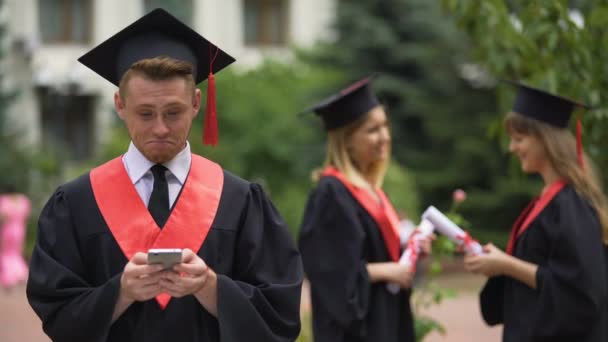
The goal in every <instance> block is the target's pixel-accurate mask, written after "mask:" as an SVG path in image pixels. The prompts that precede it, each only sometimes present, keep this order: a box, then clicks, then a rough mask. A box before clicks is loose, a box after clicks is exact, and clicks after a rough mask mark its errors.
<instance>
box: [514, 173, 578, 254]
mask: <svg viewBox="0 0 608 342" xmlns="http://www.w3.org/2000/svg"><path fill="white" fill-rule="evenodd" d="M565 186H566V182H565V181H564V180H561V179H560V180H557V181H555V182H553V184H551V185H550V186H549V188H548V189H547V191H545V193H544V194H542V195H541V196H540V198H538V197H537V198H535V199H534V200H532V202H530V204H528V206H527V207H526V209H524V211H522V213H521V214H520V215H519V217H518V218H517V220H516V221H515V224H513V228H511V236H510V237H509V243H508V244H507V254H510V255H513V252H514V250H515V242H516V241H517V239H518V238H519V237H520V236H521V234H523V233H524V232H525V231H526V229H528V227H529V226H530V224H531V223H532V221H534V219H536V218H537V217H538V215H539V214H540V213H541V212H542V211H543V209H545V207H546V206H547V205H548V204H549V202H551V200H553V198H554V197H555V196H556V195H557V194H558V193H559V192H560V191H561V190H562V189H563V188H564V187H565Z"/></svg>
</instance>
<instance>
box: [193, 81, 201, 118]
mask: <svg viewBox="0 0 608 342" xmlns="http://www.w3.org/2000/svg"><path fill="white" fill-rule="evenodd" d="M201 103H202V95H201V90H200V89H198V88H196V89H195V90H194V96H193V97H192V107H193V108H192V109H193V111H194V116H196V115H198V111H199V110H201Z"/></svg>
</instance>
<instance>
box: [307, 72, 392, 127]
mask: <svg viewBox="0 0 608 342" xmlns="http://www.w3.org/2000/svg"><path fill="white" fill-rule="evenodd" d="M375 77H376V74H373V75H370V76H368V77H365V78H363V79H360V80H359V81H357V82H355V83H353V84H351V85H349V86H348V87H346V88H344V89H342V90H340V91H339V92H338V93H337V94H334V95H331V96H329V97H327V98H325V99H323V100H321V101H320V102H319V103H317V104H316V105H314V106H312V107H310V108H308V109H306V110H305V111H304V112H302V113H301V114H303V113H309V112H315V113H316V114H317V115H319V116H320V117H321V119H322V120H323V124H324V126H325V129H326V130H328V131H330V130H333V129H336V128H339V127H343V126H345V125H347V124H349V123H351V122H353V121H356V120H357V119H359V118H360V117H362V116H363V115H365V114H366V113H367V112H369V110H370V109H372V108H374V107H375V106H377V105H379V104H380V101H378V98H377V97H376V95H375V94H374V92H373V90H372V88H371V81H372V80H373V79H374V78H375Z"/></svg>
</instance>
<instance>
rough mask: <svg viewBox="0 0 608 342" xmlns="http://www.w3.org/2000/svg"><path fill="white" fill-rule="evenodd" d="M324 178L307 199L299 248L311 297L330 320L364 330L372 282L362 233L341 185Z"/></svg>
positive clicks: (356, 330)
mask: <svg viewBox="0 0 608 342" xmlns="http://www.w3.org/2000/svg"><path fill="white" fill-rule="evenodd" d="M342 187H343V186H342V185H341V184H339V183H338V181H337V180H335V181H329V180H327V179H322V180H321V182H320V183H319V186H318V188H317V189H316V191H314V192H313V193H312V195H311V197H310V198H309V200H308V204H307V206H306V210H305V212H304V217H303V222H302V226H301V230H300V239H299V247H300V251H301V253H302V260H303V262H304V270H305V271H306V274H307V276H308V278H309V279H310V282H311V284H312V287H313V291H314V293H315V296H316V297H317V298H318V300H319V302H321V303H323V308H324V309H323V310H324V311H326V312H327V314H328V315H329V316H330V317H331V319H332V320H333V322H335V323H336V324H338V325H339V326H341V327H342V329H344V330H346V331H348V332H349V334H350V335H353V336H359V337H363V336H365V334H366V326H365V316H366V314H367V311H368V307H369V297H370V288H371V286H370V283H369V276H368V273H367V261H366V259H365V257H364V255H363V251H364V243H365V234H364V229H363V227H362V226H361V221H360V220H359V219H358V214H357V212H356V209H355V208H354V206H353V199H352V198H350V197H349V194H348V193H347V192H346V191H347V190H346V189H345V188H342Z"/></svg>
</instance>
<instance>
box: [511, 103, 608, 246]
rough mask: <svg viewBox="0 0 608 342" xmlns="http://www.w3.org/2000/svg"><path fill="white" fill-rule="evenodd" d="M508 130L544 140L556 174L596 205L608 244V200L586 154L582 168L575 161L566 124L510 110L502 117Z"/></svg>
mask: <svg viewBox="0 0 608 342" xmlns="http://www.w3.org/2000/svg"><path fill="white" fill-rule="evenodd" d="M504 124H505V128H506V130H507V133H509V134H510V133H513V132H515V133H519V134H524V135H531V136H534V137H536V138H538V139H539V141H541V143H542V144H543V146H544V148H545V151H547V156H548V157H549V162H550V163H551V166H553V168H554V169H555V171H556V172H557V174H558V175H559V176H560V177H561V178H563V179H564V180H566V182H568V183H569V184H571V185H572V186H573V187H574V189H576V191H577V192H578V193H579V194H581V195H582V196H583V197H584V198H585V199H587V201H589V203H590V204H591V206H592V207H593V208H594V209H595V211H596V213H597V217H598V219H599V221H600V224H601V226H602V235H603V241H604V244H606V245H608V201H607V200H606V195H605V194H604V193H603V191H602V184H601V181H600V178H599V177H598V175H597V171H596V169H595V166H594V165H593V163H592V162H591V159H590V158H588V157H587V155H586V154H584V156H583V160H584V165H585V167H584V168H581V166H580V165H579V163H578V157H577V154H576V140H575V139H574V136H573V135H572V133H571V132H570V130H568V128H558V127H555V126H551V125H549V124H546V123H543V122H540V121H538V120H534V119H530V118H528V117H525V116H523V115H521V114H518V113H515V112H511V113H509V114H507V116H506V117H505V121H504Z"/></svg>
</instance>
